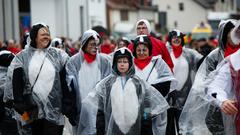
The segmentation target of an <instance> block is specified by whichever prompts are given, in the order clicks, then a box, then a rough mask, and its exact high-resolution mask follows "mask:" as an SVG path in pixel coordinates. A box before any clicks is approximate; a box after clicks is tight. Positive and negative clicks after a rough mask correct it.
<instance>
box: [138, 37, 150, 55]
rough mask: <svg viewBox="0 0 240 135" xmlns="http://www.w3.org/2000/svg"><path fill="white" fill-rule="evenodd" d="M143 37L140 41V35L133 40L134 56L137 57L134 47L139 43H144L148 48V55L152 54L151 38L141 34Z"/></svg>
mask: <svg viewBox="0 0 240 135" xmlns="http://www.w3.org/2000/svg"><path fill="white" fill-rule="evenodd" d="M142 37H143V42H142V41H140V37H137V38H136V39H135V40H134V41H133V56H134V57H135V58H136V57H137V54H136V49H137V46H138V45H139V44H144V45H145V46H146V47H147V48H148V50H149V56H151V55H152V42H151V39H150V38H148V37H147V36H142Z"/></svg>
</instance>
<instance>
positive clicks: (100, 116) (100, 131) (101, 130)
mask: <svg viewBox="0 0 240 135" xmlns="http://www.w3.org/2000/svg"><path fill="white" fill-rule="evenodd" d="M96 128H97V135H104V134H105V119H104V112H103V110H101V109H98V112H97V120H96Z"/></svg>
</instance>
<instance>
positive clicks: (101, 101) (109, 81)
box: [80, 75, 169, 135]
mask: <svg viewBox="0 0 240 135" xmlns="http://www.w3.org/2000/svg"><path fill="white" fill-rule="evenodd" d="M116 78H117V77H116V76H114V75H110V76H109V77H107V78H105V79H104V80H102V81H101V82H100V83H99V84H98V85H97V86H96V88H95V90H94V92H92V93H90V94H89V95H88V97H87V98H86V99H85V100H84V101H83V105H84V106H88V107H94V108H95V109H94V110H95V111H97V110H98V109H100V110H102V111H103V112H104V115H105V122H106V124H105V126H106V130H105V132H106V135H113V134H119V133H120V131H118V130H116V129H117V127H116V123H115V122H114V118H113V116H112V107H111V101H110V100H111V98H110V95H109V94H110V93H111V86H112V85H113V83H114V82H115V80H116ZM132 79H133V80H136V82H135V83H136V84H135V85H136V87H137V89H136V90H137V91H138V92H137V93H138V97H139V99H138V101H139V110H138V112H139V113H138V116H137V117H138V118H137V120H136V122H135V123H134V125H135V126H134V125H133V127H134V128H131V129H130V130H129V131H128V133H126V134H132V135H137V134H141V133H140V131H141V129H139V127H138V126H136V125H141V119H142V117H143V115H144V114H143V113H144V112H145V113H146V114H150V115H151V116H152V118H153V119H154V118H155V117H157V116H158V115H160V114H161V113H163V112H165V111H166V110H167V109H168V107H169V106H168V103H167V102H166V100H165V99H164V97H162V95H161V94H160V93H159V92H158V91H157V90H156V89H155V88H153V87H152V86H150V85H149V84H147V83H146V82H144V81H142V80H140V79H139V78H138V77H135V76H134V77H132ZM129 104H131V101H129ZM84 112H85V111H84V110H83V113H84ZM95 114H97V113H96V112H95ZM92 117H96V115H95V116H92ZM85 118H88V117H81V121H80V125H81V126H82V127H83V128H82V129H84V130H82V131H81V132H80V134H82V135H85V134H86V135H87V134H95V133H94V132H92V131H91V130H89V129H88V127H90V126H91V125H88V124H89V123H87V122H86V121H88V120H87V119H85ZM159 123H160V121H159ZM155 124H158V123H155ZM155 127H157V125H156V126H155Z"/></svg>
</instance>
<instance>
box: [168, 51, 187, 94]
mask: <svg viewBox="0 0 240 135" xmlns="http://www.w3.org/2000/svg"><path fill="white" fill-rule="evenodd" d="M171 58H172V61H173V64H174V68H173V73H174V77H175V78H176V80H177V81H178V85H177V90H181V89H182V88H183V86H184V84H185V82H186V81H187V79H188V74H189V65H188V62H187V60H186V58H184V57H183V56H182V54H181V56H180V57H178V58H177V59H176V58H175V56H174V54H173V52H171Z"/></svg>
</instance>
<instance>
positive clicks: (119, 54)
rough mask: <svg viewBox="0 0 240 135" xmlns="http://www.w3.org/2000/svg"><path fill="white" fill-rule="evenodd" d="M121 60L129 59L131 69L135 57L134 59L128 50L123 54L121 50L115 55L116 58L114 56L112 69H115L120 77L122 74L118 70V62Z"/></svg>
mask: <svg viewBox="0 0 240 135" xmlns="http://www.w3.org/2000/svg"><path fill="white" fill-rule="evenodd" d="M120 58H127V59H128V62H129V69H130V67H132V66H133V57H132V54H131V52H129V51H127V49H126V50H125V52H124V53H122V52H121V50H118V51H116V52H115V53H114V56H113V64H112V69H113V70H114V71H115V72H116V73H117V74H118V75H120V74H121V73H120V72H119V71H118V68H117V62H118V59H120Z"/></svg>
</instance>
